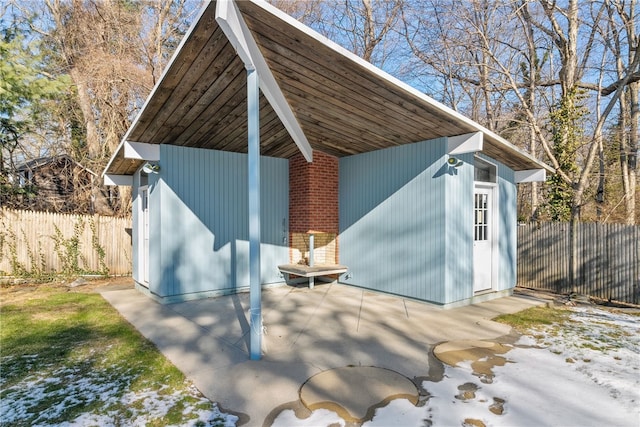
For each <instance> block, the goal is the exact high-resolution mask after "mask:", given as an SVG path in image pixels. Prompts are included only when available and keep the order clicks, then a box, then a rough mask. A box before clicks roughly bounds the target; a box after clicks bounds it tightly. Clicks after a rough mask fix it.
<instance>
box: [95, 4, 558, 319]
mask: <svg viewBox="0 0 640 427" xmlns="http://www.w3.org/2000/svg"><path fill="white" fill-rule="evenodd" d="M547 171H552V170H551V168H549V167H548V166H546V165H545V164H543V163H541V162H540V161H538V160H536V159H535V158H534V157H532V156H531V155H529V154H527V153H525V152H524V151H522V150H520V149H519V148H517V147H516V146H514V145H513V144H511V143H510V142H508V141H506V140H505V139H503V138H501V137H500V136H498V135H496V134H495V133H493V132H491V131H489V130H487V129H485V128H484V127H482V126H480V125H479V124H477V123H475V122H474V121H472V120H470V119H468V118H466V117H464V116H462V115H461V114H459V113H457V112H455V111H454V110H452V109H450V108H448V107H446V106H444V105H442V104H440V103H438V102H436V101H435V100H433V99H431V98H430V97H428V96H426V95H424V94H423V93H421V92H420V91H418V90H416V89H414V88H412V87H410V86H409V85H407V84H405V83H403V82H401V81H399V80H397V79H396V78H394V77H392V76H390V75H388V74H387V73H385V72H383V71H382V70H380V69H378V68H376V67H374V66H373V65H371V64H370V63H368V62H366V61H364V60H362V59H360V58H358V57H357V56H355V55H353V54H352V53H350V52H348V51H346V50H345V49H343V48H342V47H340V46H338V45H337V44H335V43H333V42H331V41H329V40H328V39H326V38H325V37H323V36H321V35H319V34H317V33H316V32H314V31H313V30H311V29H310V28H308V27H306V26H305V25H303V24H301V23H300V22H298V21H296V20H295V19H293V18H291V17H290V16H288V15H286V14H284V13H283V12H281V11H279V10H277V9H276V8H274V7H273V6H271V5H269V4H267V3H265V2H263V1H260V0H251V1H237V2H236V1H231V0H218V1H217V2H215V1H212V2H210V3H208V4H206V5H205V6H204V7H203V9H202V10H201V12H200V14H199V16H198V18H197V19H196V21H195V23H194V24H193V25H192V27H191V29H190V30H189V32H188V33H187V34H186V36H185V38H184V40H183V41H182V43H181V44H180V45H179V47H178V48H177V51H176V52H175V54H174V56H173V58H172V60H171V61H170V63H169V65H168V66H167V68H166V70H165V72H164V74H163V75H162V77H161V79H160V80H159V82H158V83H157V85H156V86H155V88H154V89H153V91H152V93H151V94H150V96H149V98H148V99H147V101H146V103H145V104H144V107H143V108H142V110H141V112H140V113H139V115H138V116H137V118H136V119H135V120H134V122H133V124H132V125H131V127H130V128H129V130H128V132H127V133H126V135H125V136H124V138H123V140H122V142H121V144H120V146H119V147H118V149H117V150H116V152H115V153H114V154H113V157H112V158H111V160H110V162H109V164H108V166H107V168H106V170H105V172H104V177H105V181H106V182H107V183H109V184H111V185H130V186H131V187H132V193H133V245H134V251H133V253H134V258H133V277H134V279H135V282H136V283H137V287H138V288H139V289H140V290H141V291H143V292H146V293H148V294H149V295H150V296H152V297H153V298H154V299H156V300H158V301H160V302H162V303H171V302H178V301H184V300H189V299H195V298H204V297H209V296H216V295H224V294H230V293H236V292H240V291H245V290H249V289H250V288H251V291H252V292H254V291H255V292H257V296H256V297H255V298H259V289H260V288H261V287H262V286H266V285H281V284H283V283H284V281H285V278H286V276H287V275H289V274H291V273H293V274H295V272H296V271H293V272H292V271H291V269H294V268H299V269H300V268H301V269H302V270H297V271H299V274H298V275H299V276H303V277H306V276H309V277H315V275H316V274H318V275H319V274H322V273H323V271H324V272H329V273H333V274H338V275H339V276H338V280H339V281H340V282H341V283H345V284H348V285H353V286H358V287H362V288H366V289H370V290H372V291H378V292H384V293H389V294H393V295H400V296H403V297H408V298H413V299H417V300H422V301H427V302H431V303H435V304H438V305H442V306H445V307H451V306H458V305H463V304H469V303H473V302H476V301H480V300H484V299H488V298H493V297H497V296H503V295H507V294H510V293H511V292H512V289H513V287H514V286H515V284H516V227H517V221H516V193H517V189H516V184H517V183H518V182H524V181H542V180H544V179H545V173H546V172H547ZM310 264H312V265H310ZM310 267H315V270H312V269H311V268H310ZM323 269H324V270H323ZM305 274H306V276H305ZM311 283H313V281H311ZM255 298H254V297H252V299H255ZM254 302H255V301H252V307H255V305H254ZM256 313H257V312H256ZM256 313H254V312H252V316H253V315H254V314H256Z"/></svg>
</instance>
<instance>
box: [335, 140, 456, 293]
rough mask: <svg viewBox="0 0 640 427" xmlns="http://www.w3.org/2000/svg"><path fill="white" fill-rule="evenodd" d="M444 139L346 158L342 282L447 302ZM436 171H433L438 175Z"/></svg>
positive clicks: (342, 194)
mask: <svg viewBox="0 0 640 427" xmlns="http://www.w3.org/2000/svg"><path fill="white" fill-rule="evenodd" d="M445 145H446V144H445V140H443V139H441V140H433V141H427V142H423V143H418V144H409V145H405V146H402V147H395V148H391V149H386V150H381V151H375V152H371V153H366V154H360V155H354V156H349V157H344V158H341V159H340V166H339V168H340V170H339V173H340V183H339V204H340V237H339V238H340V262H341V263H343V264H345V265H347V266H348V267H349V273H350V276H348V278H347V277H345V278H344V279H343V281H344V282H346V283H349V284H353V285H357V286H363V287H367V288H371V289H374V290H378V291H383V292H388V293H393V294H402V295H407V296H410V297H414V298H418V299H423V300H429V301H434V302H441V303H443V302H445V301H444V298H445V293H444V288H443V284H444V279H445V277H444V265H445V260H446V258H445V256H444V255H445V254H444V244H443V240H444V236H445V230H444V226H445V224H444V223H443V222H441V221H442V218H443V217H444V207H443V204H444V181H443V179H439V178H444V177H442V176H437V175H438V170H439V169H440V168H441V166H442V164H443V163H444V160H443V156H444V152H445ZM434 176H435V177H434Z"/></svg>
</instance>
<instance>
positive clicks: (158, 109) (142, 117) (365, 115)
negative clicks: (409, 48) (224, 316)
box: [105, 0, 553, 175]
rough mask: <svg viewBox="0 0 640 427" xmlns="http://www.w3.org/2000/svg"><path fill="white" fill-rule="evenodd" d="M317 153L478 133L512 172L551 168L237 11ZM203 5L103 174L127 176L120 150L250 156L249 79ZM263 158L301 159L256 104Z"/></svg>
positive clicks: (321, 40) (299, 36) (281, 24)
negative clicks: (130, 145)
mask: <svg viewBox="0 0 640 427" xmlns="http://www.w3.org/2000/svg"><path fill="white" fill-rule="evenodd" d="M233 5H235V7H237V10H238V11H239V13H240V16H241V17H242V18H243V19H244V22H245V23H246V26H247V27H248V29H249V31H250V33H251V36H252V37H253V39H254V40H255V42H256V44H257V46H258V48H259V50H260V53H261V55H262V56H263V57H264V60H265V61H266V63H267V66H268V67H269V70H270V71H271V73H272V74H273V77H274V78H275V81H276V84H277V85H278V86H279V89H280V90H281V92H282V93H283V95H284V97H285V99H286V102H287V103H288V105H289V106H290V108H291V110H292V111H293V113H294V115H295V118H296V120H297V122H298V124H299V126H300V128H301V129H302V131H303V133H304V136H305V137H306V139H307V140H308V142H309V144H310V145H311V148H312V149H313V150H318V151H322V152H325V153H328V154H331V155H334V156H337V157H342V156H347V155H352V154H358V153H365V152H368V151H373V150H379V149H383V148H388V147H392V146H396V145H402V144H407V143H413V142H419V141H424V140H428V139H433V138H438V137H445V136H456V135H461V134H468V133H472V132H481V133H482V134H483V137H484V144H483V149H482V152H483V153H485V154H486V155H488V156H490V157H492V158H494V159H496V160H499V161H501V162H502V163H504V164H506V165H507V166H509V167H511V168H512V169H514V170H528V169H546V170H548V171H553V169H552V168H550V167H549V166H547V165H545V164H544V163H542V162H540V161H538V160H536V159H535V158H534V157H532V156H531V155H529V154H528V153H526V152H524V151H522V150H520V149H519V148H517V147H515V146H514V145H513V144H511V143H510V142H508V141H507V140H505V139H504V138H501V137H500V136H498V135H496V134H495V133H493V132H491V131H489V130H487V129H486V128H484V127H482V126H480V125H479V124H477V123H475V122H474V121H472V120H470V119H468V118H466V117H464V116H463V115H461V114H459V113H457V112H456V111H454V110H452V109H450V108H448V107H446V106H445V105H443V104H441V103H439V102H437V101H435V100H433V99H432V98H430V97H428V96H427V95H425V94H423V93H421V92H419V91H418V90H416V89H414V88H412V87H411V86H409V85H407V84H405V83H403V82H401V81H399V80H398V79H396V78H394V77H392V76H390V75H389V74H387V73H385V72H384V71H382V70H380V69H378V68H376V67H375V66H373V65H371V64H370V63H368V62H366V61H364V60H363V59H361V58H359V57H358V56H356V55H354V54H352V53H351V52H349V51H347V50H346V49H344V48H342V47H340V46H338V45H337V44H336V43H333V42H331V41H330V40H328V39H327V38H325V37H323V36H321V35H320V34H318V33H316V32H315V31H313V30H311V29H310V28H308V27H306V26H305V25H303V24H301V23H300V22H298V21H296V20H295V19H293V18H292V17H290V16H288V15H286V14H285V13H283V12H281V11H279V10H278V9H276V8H274V7H273V6H271V5H269V4H267V3H265V2H263V1H261V0H251V1H239V2H233V3H232V6H233ZM215 18H216V3H215V1H211V2H209V3H208V4H206V5H205V6H204V7H203V9H202V11H201V13H200V15H199V17H198V19H197V20H196V22H195V23H194V25H192V27H191V29H190V30H189V32H188V33H187V35H186V36H185V38H184V39H183V41H182V43H181V44H180V46H179V47H178V49H177V51H176V53H175V54H174V56H173V58H172V60H171V62H170V63H169V65H168V66H167V68H166V69H165V72H164V74H163V76H162V77H161V79H160V81H159V82H158V84H157V85H156V87H155V88H154V90H153V91H152V93H151V94H150V95H149V97H148V99H147V101H146V103H145V105H144V107H143V108H142V110H141V112H140V113H139V115H138V117H137V118H136V119H135V120H134V122H133V124H132V125H131V127H130V128H129V130H128V132H127V134H126V135H125V136H124V138H123V140H122V142H121V144H120V146H119V147H118V149H117V151H116V152H115V153H114V155H113V156H112V158H111V160H110V162H109V164H108V165H107V168H106V169H105V174H107V173H108V174H114V175H131V174H133V173H134V172H135V171H136V170H137V168H138V167H139V166H140V164H141V163H142V160H133V159H126V158H125V156H124V143H125V142H126V141H128V142H142V143H149V144H171V145H180V146H186V147H199V148H208V149H216V150H227V151H236V152H246V150H247V136H246V135H247V131H246V129H247V123H246V122H247V115H246V111H247V101H246V98H247V96H246V93H247V92H246V90H247V89H246V71H245V66H244V64H243V61H242V59H241V58H240V57H239V56H238V54H237V53H236V49H235V48H234V46H233V45H232V43H231V42H230V41H229V39H228V38H227V37H226V36H225V33H224V32H223V30H222V28H221V27H220V26H219V25H218V23H217V22H216V19H215ZM260 145H261V147H260V152H261V154H262V155H266V156H273V157H284V158H289V157H291V156H293V155H294V154H296V153H297V152H298V147H297V146H296V144H295V143H294V141H293V139H292V137H291V136H290V134H289V132H288V131H287V129H286V128H285V126H284V125H283V123H282V121H281V120H280V118H279V116H278V114H277V113H276V111H274V109H273V108H272V106H271V105H270V103H269V102H268V101H267V99H266V98H265V97H264V95H262V94H261V95H260Z"/></svg>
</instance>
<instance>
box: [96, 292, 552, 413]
mask: <svg viewBox="0 0 640 427" xmlns="http://www.w3.org/2000/svg"><path fill="white" fill-rule="evenodd" d="M102 295H103V296H104V298H105V299H107V300H108V301H109V302H110V303H111V304H112V305H113V306H114V307H115V308H116V309H117V310H118V311H119V312H120V313H121V314H122V315H123V316H124V317H125V318H126V319H127V320H128V321H129V322H131V323H132V324H133V325H134V326H135V327H136V328H137V329H138V330H139V331H140V332H141V333H142V334H143V335H144V336H146V337H147V338H148V339H149V340H151V341H152V342H154V343H155V344H156V345H157V347H158V348H159V349H160V350H161V351H162V353H164V354H165V355H166V357H167V358H168V359H169V360H171V361H172V362H173V363H174V364H175V365H176V366H177V367H178V368H179V369H180V370H181V371H183V372H184V373H185V375H186V376H187V377H188V378H190V379H191V380H192V381H193V383H194V384H195V385H196V387H198V389H199V390H200V391H201V392H202V393H203V394H204V395H205V396H206V397H207V398H209V399H211V400H212V401H215V402H218V404H219V406H220V408H221V409H223V410H224V411H226V412H231V413H234V414H235V415H238V416H239V417H240V421H239V423H238V424H239V425H251V426H263V425H264V426H269V425H271V423H272V421H273V419H274V418H275V417H276V416H277V415H278V414H279V413H280V412H281V411H282V410H284V409H287V408H288V409H294V410H296V411H298V412H299V413H302V414H304V411H305V408H304V407H303V405H302V403H301V402H300V388H301V386H302V385H303V383H305V381H307V380H308V379H309V378H311V377H312V376H314V375H316V374H318V373H320V372H324V371H327V370H329V369H334V368H341V367H346V366H366V367H369V366H374V367H379V368H385V369H389V370H392V371H395V372H397V373H399V374H401V375H403V376H406V377H407V378H409V379H410V380H412V381H413V382H414V383H415V384H416V385H419V384H420V382H421V381H420V379H421V378H425V377H432V378H433V377H437V376H438V375H442V372H441V371H442V364H441V363H439V362H437V361H435V359H434V357H433V355H432V351H431V350H432V349H433V347H434V346H435V345H436V344H438V343H441V342H444V341H453V340H495V339H499V338H500V337H503V339H504V337H505V336H506V335H508V334H509V333H510V331H511V329H510V327H508V326H506V325H502V324H499V323H496V322H493V321H491V320H490V319H491V318H493V317H495V316H497V315H499V314H502V313H513V312H517V311H520V310H523V309H526V308H528V307H531V306H534V305H539V304H541V303H543V301H541V300H537V299H534V298H531V297H526V296H510V297H504V298H500V299H495V300H492V301H488V302H484V303H480V304H475V305H470V306H465V307H461V308H455V309H450V310H443V309H441V308H439V307H436V306H433V305H430V304H425V303H420V302H416V301H412V300H408V299H404V298H399V297H394V296H390V295H384V294H378V293H373V292H370V291H366V290H362V289H359V288H354V287H350V286H345V285H340V284H335V283H334V284H321V285H317V286H316V287H315V288H314V289H308V288H306V287H293V286H281V287H273V288H268V289H264V290H263V293H262V297H263V298H262V301H263V319H264V326H265V328H266V334H265V335H264V337H263V352H264V356H263V359H262V360H260V361H252V360H250V359H249V353H248V343H249V322H248V318H249V313H248V311H249V294H244V293H243V294H236V295H231V296H224V297H218V298H210V299H205V300H197V301H191V302H184V303H178V304H173V305H160V304H158V303H156V302H154V301H152V300H151V299H150V298H148V297H146V296H144V295H143V294H141V293H139V292H138V291H136V290H133V289H126V290H115V291H107V292H103V293H102ZM326 387H331V385H329V384H327V385H326ZM345 387H353V388H354V390H356V391H357V390H358V389H362V387H366V384H353V383H350V384H346V385H345ZM330 391H331V390H326V391H325V392H326V393H330ZM389 393H390V395H391V394H392V390H390V391H389ZM341 395H343V396H344V395H348V393H346V394H345V393H341ZM366 409H367V408H364V410H365V412H366Z"/></svg>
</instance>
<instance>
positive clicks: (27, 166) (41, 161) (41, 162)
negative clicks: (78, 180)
mask: <svg viewBox="0 0 640 427" xmlns="http://www.w3.org/2000/svg"><path fill="white" fill-rule="evenodd" d="M60 160H66V161H68V162H69V163H72V164H74V165H76V166H77V167H79V168H81V169H83V170H85V171H86V172H88V173H90V174H91V175H93V176H98V174H97V173H95V172H94V171H92V170H91V169H89V168H87V167H85V166H83V165H82V164H80V163H78V162H76V161H75V160H73V159H72V158H71V157H70V156H69V155H67V154H60V155H57V156H49V157H38V158H37V159H33V160H29V161H27V162H24V163H20V164H19V165H17V166H16V170H17V171H18V172H22V171H27V170H30V171H33V170H35V169H39V168H41V167H43V166H48V165H51V164H53V163H56V162H58V161H60Z"/></svg>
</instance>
